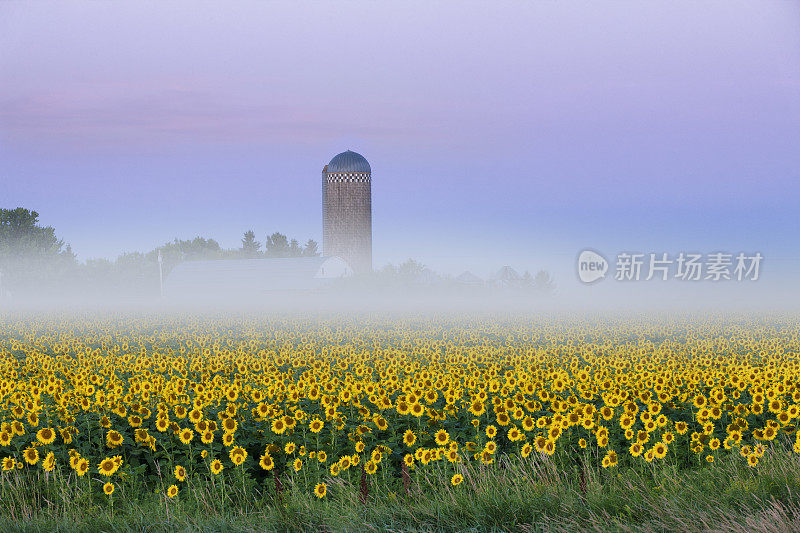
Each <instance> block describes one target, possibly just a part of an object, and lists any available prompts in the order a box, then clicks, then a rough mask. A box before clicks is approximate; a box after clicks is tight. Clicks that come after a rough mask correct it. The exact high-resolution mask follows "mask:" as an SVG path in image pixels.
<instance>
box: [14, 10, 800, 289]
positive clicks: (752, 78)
mask: <svg viewBox="0 0 800 533" xmlns="http://www.w3.org/2000/svg"><path fill="white" fill-rule="evenodd" d="M348 148H349V149H352V150H355V151H358V152H360V153H362V154H363V155H364V156H365V157H366V158H367V159H368V160H369V161H370V163H371V165H372V168H373V211H374V213H373V217H374V218H373V221H374V240H375V244H374V249H375V258H374V259H375V266H378V267H379V266H381V265H383V264H385V263H386V262H388V261H392V262H397V261H400V260H403V259H405V258H407V257H415V258H417V259H420V260H422V261H423V262H425V263H427V264H429V265H431V266H433V267H435V268H437V269H439V270H443V271H447V272H452V273H456V274H457V273H458V272H460V271H461V270H464V269H465V268H470V269H472V270H474V271H476V272H477V273H479V274H481V275H485V274H487V273H488V272H490V271H492V270H495V269H496V268H498V267H499V266H500V265H502V264H512V265H514V266H516V267H517V268H519V269H520V270H524V269H530V270H535V269H538V268H542V267H543V268H549V269H552V270H555V271H560V269H561V267H563V266H564V265H565V264H566V265H568V266H570V267H571V265H572V261H573V259H574V256H575V254H576V253H577V251H578V250H579V249H581V248H582V247H585V246H591V247H594V248H599V249H605V250H607V251H609V253H615V252H616V251H618V250H623V249H628V250H631V249H641V250H642V251H664V252H679V251H682V250H685V249H695V250H700V251H703V252H711V251H715V250H720V249H721V250H728V251H732V252H736V251H740V250H745V251H755V250H759V251H762V252H763V253H764V254H765V256H766V258H767V259H766V260H773V264H774V265H783V266H782V268H783V269H784V270H786V269H791V268H794V265H797V264H800V263H798V259H800V256H798V252H797V242H798V238H797V234H798V231H800V226H799V225H798V219H799V218H800V217H798V213H799V212H800V3H796V2H731V1H727V0H726V1H724V2H695V1H692V2H673V1H670V2H663V3H656V2H646V3H644V2H643V3H639V2H625V3H611V2H602V3H600V2H587V3H580V2H578V3H575V2H538V3H537V2H528V3H523V2H511V3H504V2H484V3H474V4H471V3H465V2H453V3H448V2H421V3H410V2H402V3H400V2H398V3H394V4H388V3H385V2H340V3H322V2H320V3H297V2H286V3H278V2H257V3H252V4H250V3H238V2H234V3H228V2H215V3H203V2H200V3H198V2H187V3H183V2H167V3H164V2H157V3H152V4H151V3H147V2H135V3H134V2H129V3H121V2H107V3H106V2H104V3H100V2H86V3H69V2H59V3H44V2H35V3H34V2H26V3H23V2H3V3H0V199H2V202H0V203H1V204H2V206H3V207H16V206H25V207H29V208H33V209H36V210H38V211H39V212H40V213H41V218H42V221H43V222H45V223H47V224H51V225H53V226H55V227H56V229H57V232H58V234H59V235H60V236H61V237H62V238H64V239H65V240H66V241H68V242H70V243H71V244H72V246H73V248H74V249H75V251H76V252H77V253H78V254H79V257H80V258H82V259H85V258H89V257H113V256H116V255H117V254H119V253H120V252H124V251H133V250H145V249H151V248H153V247H155V246H156V245H158V244H160V243H163V242H165V241H167V240H171V239H173V238H175V237H180V238H191V237H194V236H196V235H198V234H199V235H203V236H209V237H214V238H216V239H217V240H218V241H220V243H221V244H222V245H223V246H226V247H232V246H238V244H239V239H240V237H241V234H242V233H243V232H244V231H245V230H247V229H253V230H255V231H256V233H257V235H258V236H259V238H260V239H262V240H263V237H264V235H265V234H266V233H267V232H272V231H281V232H283V233H287V234H289V235H290V236H295V237H297V238H298V239H301V240H305V239H307V238H309V237H311V238H315V239H317V240H321V208H320V170H321V169H322V167H323V165H324V164H325V163H327V161H328V160H329V159H330V158H331V157H332V156H333V155H335V154H336V153H338V152H340V151H343V150H345V149H348Z"/></svg>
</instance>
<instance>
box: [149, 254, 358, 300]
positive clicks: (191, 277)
mask: <svg viewBox="0 0 800 533" xmlns="http://www.w3.org/2000/svg"><path fill="white" fill-rule="evenodd" d="M352 273H353V270H352V269H351V268H350V266H349V265H348V264H347V263H346V262H345V261H344V260H343V259H340V258H339V257H291V258H279V259H220V260H214V261H186V262H184V263H180V264H179V265H178V266H176V267H175V268H174V269H172V272H170V274H169V276H168V277H167V279H166V280H165V282H164V294H165V296H167V297H168V298H184V297H189V298H195V297H202V296H224V295H251V296H252V295H257V294H258V293H266V292H274V291H313V290H316V289H319V288H321V287H323V286H325V285H326V284H327V283H330V282H331V281H332V280H334V279H338V278H343V277H347V276H350V275H352Z"/></svg>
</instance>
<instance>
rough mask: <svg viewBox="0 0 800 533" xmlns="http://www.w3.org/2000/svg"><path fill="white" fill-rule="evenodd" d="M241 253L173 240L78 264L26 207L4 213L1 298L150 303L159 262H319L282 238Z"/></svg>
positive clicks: (311, 246)
mask: <svg viewBox="0 0 800 533" xmlns="http://www.w3.org/2000/svg"><path fill="white" fill-rule="evenodd" d="M241 242H242V244H241V247H239V248H229V249H225V248H223V247H222V246H220V244H219V243H218V242H217V241H216V240H214V239H210V238H205V237H195V238H194V239H187V240H183V239H177V238H176V239H174V240H173V241H172V242H167V243H165V244H163V245H161V246H158V247H156V248H154V249H152V250H150V251H148V252H130V253H124V254H122V255H120V256H119V257H117V258H116V259H115V260H108V259H87V260H86V261H83V262H81V261H78V259H77V257H76V255H75V253H74V252H73V251H72V248H71V247H70V245H69V244H66V243H65V242H64V240H63V239H60V238H58V237H57V236H56V232H55V229H54V228H53V227H52V226H43V225H42V224H40V222H39V213H38V212H36V211H32V210H29V209H26V208H23V207H18V208H16V209H0V298H3V297H6V298H7V297H9V296H10V295H13V296H14V297H15V299H17V298H24V297H25V296H30V295H37V296H39V295H41V296H64V297H69V296H72V294H71V293H75V292H78V293H82V294H85V295H89V296H91V295H97V296H110V295H111V296H123V297H125V296H129V297H137V296H138V297H147V296H153V295H157V294H158V291H159V280H158V257H159V254H160V255H161V258H162V268H163V271H164V274H165V275H166V274H168V273H169V272H170V271H171V270H172V268H174V267H175V266H176V265H177V264H178V263H181V262H183V261H198V260H209V259H255V258H279V257H316V256H319V249H318V244H317V243H316V241H314V240H313V239H309V240H308V241H306V243H305V244H303V245H301V244H300V243H299V242H298V241H297V240H296V239H290V238H288V237H287V236H286V235H284V234H282V233H278V232H275V233H272V234H270V235H267V237H266V238H265V240H264V242H263V244H262V243H261V242H259V241H258V240H257V239H256V234H255V232H254V231H252V230H248V231H246V232H245V233H244V235H243V237H242V241H241Z"/></svg>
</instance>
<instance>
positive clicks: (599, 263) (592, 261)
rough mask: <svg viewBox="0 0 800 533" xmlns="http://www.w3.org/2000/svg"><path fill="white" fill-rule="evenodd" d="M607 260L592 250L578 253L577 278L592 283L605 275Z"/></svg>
mask: <svg viewBox="0 0 800 533" xmlns="http://www.w3.org/2000/svg"><path fill="white" fill-rule="evenodd" d="M606 272H608V261H606V258H605V257H603V256H602V255H600V254H599V253H597V252H595V251H594V250H583V251H582V252H581V253H580V254H578V278H579V279H580V280H581V281H582V282H584V283H594V282H596V281H600V280H601V279H603V278H605V277H606Z"/></svg>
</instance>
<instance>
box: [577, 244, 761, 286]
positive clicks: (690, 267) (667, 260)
mask: <svg viewBox="0 0 800 533" xmlns="http://www.w3.org/2000/svg"><path fill="white" fill-rule="evenodd" d="M763 259H764V256H762V255H761V253H760V252H756V253H754V254H750V255H748V254H746V253H744V252H739V253H738V254H735V255H734V254H731V253H725V252H712V253H708V254H705V255H703V254H699V253H691V252H680V253H678V254H675V255H670V254H668V253H666V252H660V253H655V252H651V253H646V254H645V253H637V252H621V253H619V254H617V257H616V262H615V263H614V279H615V280H616V281H640V280H643V281H650V280H653V279H655V280H658V281H668V280H670V279H674V280H678V281H712V282H719V281H757V280H758V278H759V275H760V269H761V262H762V261H763ZM577 268H578V278H579V279H580V280H581V281H582V282H583V283H594V282H596V281H600V280H602V279H604V278H605V274H606V271H607V270H609V263H608V261H607V260H606V259H605V257H603V256H602V255H601V254H600V253H599V252H596V251H594V250H583V251H582V252H581V253H580V254H579V255H578V264H577Z"/></svg>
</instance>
